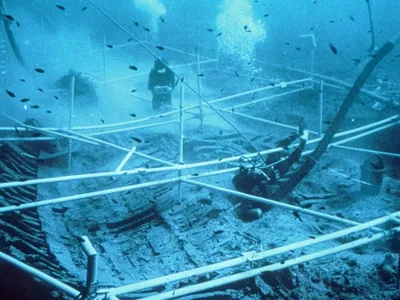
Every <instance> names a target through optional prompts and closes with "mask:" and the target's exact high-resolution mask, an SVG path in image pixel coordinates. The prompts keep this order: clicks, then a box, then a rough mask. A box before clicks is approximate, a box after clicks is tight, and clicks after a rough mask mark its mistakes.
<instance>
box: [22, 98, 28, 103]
mask: <svg viewBox="0 0 400 300" xmlns="http://www.w3.org/2000/svg"><path fill="white" fill-rule="evenodd" d="M29 100H30V99H29V98H24V99H21V100H20V101H21V102H22V103H24V102H28V101H29Z"/></svg>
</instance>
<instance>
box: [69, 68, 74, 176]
mask: <svg viewBox="0 0 400 300" xmlns="http://www.w3.org/2000/svg"><path fill="white" fill-rule="evenodd" d="M74 99H75V76H72V78H71V99H70V107H69V130H71V129H72V125H73V119H74ZM71 166H72V139H69V140H68V172H71Z"/></svg>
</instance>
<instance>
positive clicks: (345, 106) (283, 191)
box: [272, 32, 400, 200]
mask: <svg viewBox="0 0 400 300" xmlns="http://www.w3.org/2000/svg"><path fill="white" fill-rule="evenodd" d="M399 37H400V32H399V33H398V34H397V35H396V36H395V37H394V38H393V39H391V40H389V41H388V42H386V43H385V44H384V45H383V46H382V47H381V48H380V49H379V50H378V51H377V52H376V54H373V55H371V58H370V61H369V62H368V64H367V65H366V66H365V67H364V70H363V71H362V72H361V74H360V75H359V76H358V78H357V80H356V81H355V83H354V85H353V87H352V88H351V89H350V91H349V93H348V95H347V97H346V99H345V100H344V101H343V103H342V105H341V106H340V109H339V111H338V112H337V114H336V116H335V118H334V119H333V121H332V124H331V126H330V127H329V128H328V130H327V132H326V133H325V135H324V137H323V138H322V140H321V141H320V142H319V144H318V146H317V147H316V148H315V150H314V151H313V152H312V153H311V154H310V155H307V156H306V158H305V162H304V163H303V165H302V166H301V167H300V169H299V170H298V171H297V172H296V173H294V174H293V175H292V176H291V177H290V178H289V180H288V181H287V182H286V183H285V184H284V185H283V186H282V187H281V188H280V189H278V190H277V191H276V192H275V194H274V195H273V196H272V199H276V200H279V199H282V198H283V197H285V196H286V195H287V194H288V193H290V192H291V191H292V190H293V189H294V188H295V186H296V185H297V184H298V183H299V182H300V181H301V180H302V179H303V178H304V177H305V176H306V175H307V174H308V173H309V172H310V171H311V169H312V168H313V167H314V165H315V164H316V162H318V161H319V159H320V158H321V156H322V155H323V154H324V152H325V151H326V149H327V147H328V145H329V144H330V142H331V140H332V138H333V136H334V135H335V133H336V132H337V131H338V129H339V127H340V125H341V123H342V121H343V120H344V119H345V118H346V116H347V113H348V111H349V109H350V108H351V106H352V105H353V102H354V100H355V99H356V98H357V95H358V93H359V92H360V90H361V88H362V86H363V85H364V83H365V82H366V81H367V79H368V77H369V75H370V74H371V72H372V71H373V70H374V69H375V67H376V66H377V65H378V64H379V62H380V61H381V60H382V59H383V58H384V57H385V56H386V55H387V54H388V53H389V52H390V51H391V50H392V49H393V48H394V47H395V45H396V43H397V42H398V40H399Z"/></svg>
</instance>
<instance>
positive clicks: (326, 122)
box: [323, 121, 332, 125]
mask: <svg viewBox="0 0 400 300" xmlns="http://www.w3.org/2000/svg"><path fill="white" fill-rule="evenodd" d="M323 123H324V124H327V125H330V124H332V121H324V122H323Z"/></svg>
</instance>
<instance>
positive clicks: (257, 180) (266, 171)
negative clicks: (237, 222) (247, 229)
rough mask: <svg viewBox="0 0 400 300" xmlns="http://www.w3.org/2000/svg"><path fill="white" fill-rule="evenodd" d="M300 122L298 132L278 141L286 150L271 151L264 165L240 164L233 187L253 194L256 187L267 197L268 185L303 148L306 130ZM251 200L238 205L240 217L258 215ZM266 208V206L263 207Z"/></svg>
mask: <svg viewBox="0 0 400 300" xmlns="http://www.w3.org/2000/svg"><path fill="white" fill-rule="evenodd" d="M300 123H301V124H302V125H301V126H299V132H296V133H293V134H291V135H290V136H289V137H287V138H285V139H283V140H281V141H279V142H278V143H277V144H276V145H277V147H282V148H285V149H286V150H284V151H281V152H276V153H272V154H271V155H269V156H268V158H267V159H266V160H265V165H266V167H260V168H258V167H256V166H253V167H244V166H241V167H240V170H239V173H238V174H236V175H235V176H234V177H233V179H232V183H233V185H234V186H235V188H236V189H237V190H238V191H240V192H242V193H246V194H254V190H255V188H256V187H257V188H258V190H259V191H260V193H261V196H262V197H265V198H268V196H269V193H268V190H267V188H268V186H269V185H272V184H275V183H276V182H277V181H278V180H279V179H280V178H281V177H283V176H284V175H285V174H286V173H287V172H288V171H289V170H290V168H291V166H292V165H293V164H294V163H295V162H297V161H298V160H299V159H300V157H301V154H302V152H303V150H304V147H305V145H306V143H307V139H308V132H307V131H306V130H304V128H303V126H305V124H304V121H303V120H301V121H300ZM298 138H299V139H300V142H299V145H298V146H297V147H295V148H294V150H293V151H292V152H289V150H288V149H287V148H288V146H289V145H291V144H292V143H293V142H294V141H296V140H297V139H298ZM254 207H256V206H253V202H251V201H248V200H243V201H242V203H241V205H240V211H241V215H242V217H244V218H245V219H249V218H250V219H255V218H258V217H260V210H258V211H257V213H255V209H254ZM263 208H264V209H267V207H264V206H263Z"/></svg>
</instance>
